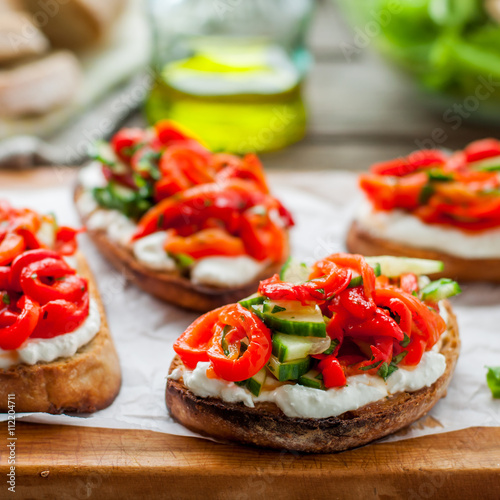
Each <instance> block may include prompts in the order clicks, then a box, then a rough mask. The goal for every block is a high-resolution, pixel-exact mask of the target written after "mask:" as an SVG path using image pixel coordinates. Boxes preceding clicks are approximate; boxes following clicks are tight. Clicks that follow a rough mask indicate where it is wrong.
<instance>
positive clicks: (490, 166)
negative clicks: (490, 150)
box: [469, 156, 500, 172]
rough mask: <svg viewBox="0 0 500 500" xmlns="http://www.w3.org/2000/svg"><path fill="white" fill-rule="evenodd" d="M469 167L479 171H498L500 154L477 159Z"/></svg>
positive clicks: (499, 168)
mask: <svg viewBox="0 0 500 500" xmlns="http://www.w3.org/2000/svg"><path fill="white" fill-rule="evenodd" d="M469 167H470V168H472V169H474V170H478V171H479V172H496V171H499V170H500V156H495V157H494V158H486V159H485V160H480V161H475V162H473V163H470V164H469Z"/></svg>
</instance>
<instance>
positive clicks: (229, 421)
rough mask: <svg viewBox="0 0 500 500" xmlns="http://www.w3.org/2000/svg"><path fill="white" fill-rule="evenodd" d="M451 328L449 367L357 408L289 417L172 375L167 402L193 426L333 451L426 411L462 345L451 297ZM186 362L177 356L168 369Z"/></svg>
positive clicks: (445, 346) (440, 393)
mask: <svg viewBox="0 0 500 500" xmlns="http://www.w3.org/2000/svg"><path fill="white" fill-rule="evenodd" d="M445 307H446V310H447V312H448V318H449V319H448V331H447V334H446V335H444V336H443V342H442V346H441V353H442V354H443V355H444V356H445V357H446V371H445V373H444V374H443V375H442V376H441V377H440V378H439V379H438V380H437V381H436V382H435V383H434V384H432V385H431V386H430V387H424V388H423V389H420V390H419V391H416V392H412V393H410V392H402V393H398V394H395V395H393V396H391V397H389V398H388V399H384V400H382V401H377V402H375V403H370V404H369V405H366V406H364V407H362V408H359V409H358V410H355V411H348V412H346V413H343V414H342V415H339V416H338V417H330V418H321V419H313V418H290V417H287V416H286V415H285V414H284V413H283V412H282V411H281V410H280V409H279V408H278V407H277V406H276V405H275V404H274V403H267V402H266V403H256V404H255V408H249V407H247V406H245V405H244V404H243V403H226V402H224V401H222V400H221V399H218V398H201V397H198V396H196V395H195V394H193V393H192V392H191V391H189V390H188V389H187V388H186V387H185V386H184V384H183V381H182V378H181V379H180V380H172V379H169V380H168V381H167V388H166V403H167V407H168V410H169V412H170V414H171V415H172V417H173V418H175V419H176V420H177V421H179V422H180V423H181V424H183V425H184V426H185V427H187V428H188V429H191V430H192V431H195V432H198V433H200V434H202V435H206V436H211V437H214V438H217V439H221V440H228V441H237V442H240V443H244V444H251V445H255V446H262V447H266V448H275V449H282V450H290V451H301V452H309V453H331V452H336V451H343V450H347V449H349V448H354V447H356V446H361V445H364V444H367V443H370V442H371V441H375V440H376V439H380V438H382V437H384V436H387V435H388V434H392V433H394V432H396V431H398V430H400V429H402V428H404V427H406V426H408V425H410V424H411V423H413V422H415V421H416V420H418V419H419V418H421V417H422V416H423V415H425V414H426V413H427V412H428V411H429V410H430V409H431V408H432V407H433V406H434V405H435V404H436V403H437V402H438V401H439V399H441V398H442V397H444V396H445V395H446V389H447V387H448V384H449V382H450V379H451V376H452V374H453V372H454V370H455V365H456V362H457V359H458V354H459V351H460V340H459V336H458V326H457V322H456V318H455V315H454V314H453V312H452V310H451V307H450V305H449V304H448V303H446V304H445ZM180 365H181V361H180V359H179V358H178V357H175V358H174V360H173V362H172V364H171V366H170V370H169V373H171V372H172V371H173V370H174V369H175V368H176V367H177V366H180Z"/></svg>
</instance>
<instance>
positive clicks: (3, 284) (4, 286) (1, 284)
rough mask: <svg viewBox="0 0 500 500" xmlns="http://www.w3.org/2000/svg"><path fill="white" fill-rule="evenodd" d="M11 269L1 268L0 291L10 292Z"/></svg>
mask: <svg viewBox="0 0 500 500" xmlns="http://www.w3.org/2000/svg"><path fill="white" fill-rule="evenodd" d="M11 286H12V285H11V284H10V267H8V266H2V267H0V290H10V289H11Z"/></svg>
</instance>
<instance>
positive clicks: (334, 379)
mask: <svg viewBox="0 0 500 500" xmlns="http://www.w3.org/2000/svg"><path fill="white" fill-rule="evenodd" d="M318 369H319V371H320V372H321V374H322V375H323V383H324V384H325V387H326V388H327V389H329V388H330V387H344V386H345V385H346V384H347V379H346V376H345V373H344V369H343V368H342V366H341V365H340V363H339V361H338V359H335V358H334V357H333V356H329V357H327V358H325V359H323V360H322V361H320V362H319V364H318Z"/></svg>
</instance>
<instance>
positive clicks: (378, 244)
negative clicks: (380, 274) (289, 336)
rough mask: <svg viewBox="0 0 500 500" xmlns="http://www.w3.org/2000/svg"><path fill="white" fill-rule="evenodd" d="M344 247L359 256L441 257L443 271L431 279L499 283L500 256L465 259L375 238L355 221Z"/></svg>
mask: <svg viewBox="0 0 500 500" xmlns="http://www.w3.org/2000/svg"><path fill="white" fill-rule="evenodd" d="M347 249H348V250H349V252H352V253H359V254H361V255H395V256H396V257H415V258H418V259H432V260H440V261H442V262H443V263H444V271H443V272H442V273H439V274H433V275H432V277H433V278H434V277H435V278H453V279H455V280H457V281H490V282H493V283H500V259H464V258H462V257H457V256H455V255H450V254H447V253H443V252H438V251H435V250H427V249H423V248H416V247H413V246H411V245H405V244H404V243H399V242H396V241H391V240H386V239H383V238H376V237H375V236H372V235H371V234H370V233H369V232H368V231H365V230H364V229H363V228H362V227H361V226H360V225H359V224H358V223H357V222H356V221H355V222H353V223H352V225H351V228H350V229H349V232H348V234H347Z"/></svg>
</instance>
